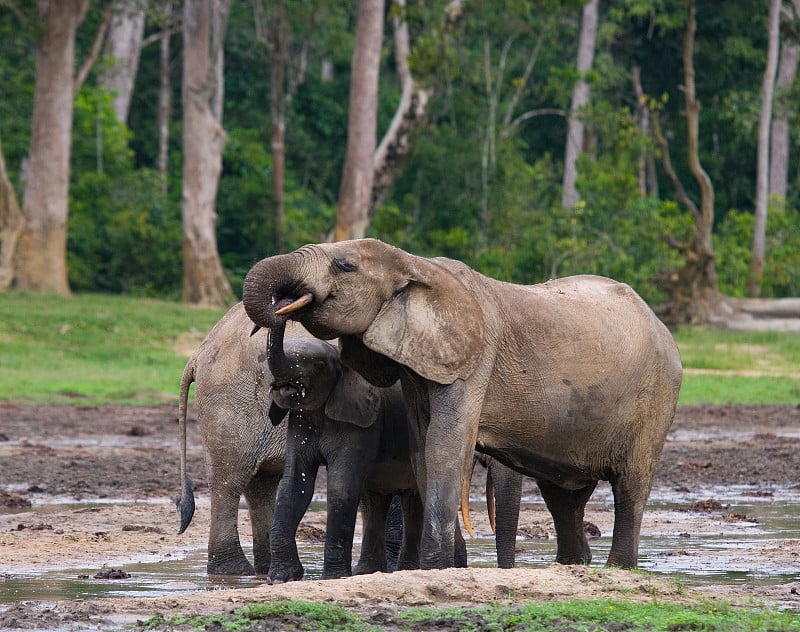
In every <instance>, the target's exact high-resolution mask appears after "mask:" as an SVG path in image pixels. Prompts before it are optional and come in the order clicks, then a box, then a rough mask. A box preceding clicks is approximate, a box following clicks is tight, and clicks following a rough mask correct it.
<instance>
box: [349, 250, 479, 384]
mask: <svg viewBox="0 0 800 632" xmlns="http://www.w3.org/2000/svg"><path fill="white" fill-rule="evenodd" d="M409 257H410V258H411V261H412V264H411V266H410V272H409V274H408V279H407V283H406V284H405V285H404V286H403V287H401V288H400V289H399V290H398V291H397V292H395V294H394V296H392V298H391V299H389V300H388V301H387V302H386V303H384V304H383V307H382V308H381V310H380V311H379V312H378V315H377V316H376V317H375V319H374V320H373V321H372V325H370V327H369V328H368V329H367V330H366V331H365V332H364V335H363V340H364V344H366V346H368V347H369V348H370V349H372V350H373V351H376V352H378V353H380V354H383V355H386V356H388V357H389V358H391V359H393V360H395V361H396V362H399V363H400V364H402V365H404V366H407V367H408V368H410V369H411V370H413V371H414V372H415V373H417V374H419V375H420V376H422V377H424V378H425V379H428V380H431V381H433V382H436V383H438V384H452V383H453V382H455V381H456V380H457V379H459V378H460V379H465V378H467V377H468V376H469V375H470V374H471V373H472V372H473V370H474V369H475V366H476V365H477V363H478V360H479V359H480V356H481V354H482V353H483V349H484V344H485V343H484V330H485V323H484V318H483V309H482V307H481V305H480V304H479V302H478V300H477V299H476V297H475V296H474V294H473V292H471V291H470V290H469V288H468V287H467V286H466V285H465V283H464V282H463V281H462V280H461V278H459V276H466V275H468V274H472V271H471V270H469V268H467V267H466V266H464V265H463V264H461V263H458V262H455V261H449V260H446V259H443V260H433V259H424V258H422V257H413V256H411V255H409Z"/></svg>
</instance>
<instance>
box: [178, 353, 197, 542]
mask: <svg viewBox="0 0 800 632" xmlns="http://www.w3.org/2000/svg"><path fill="white" fill-rule="evenodd" d="M194 380H195V359H194V357H192V358H190V359H189V361H188V362H187V363H186V367H185V368H184V369H183V375H182V376H181V391H180V395H179V396H178V426H179V432H180V442H181V445H180V455H181V470H180V478H181V495H180V497H179V498H178V499H177V500H176V501H175V504H176V505H177V507H178V513H179V514H180V517H181V528H180V531H178V535H180V534H181V533H183V532H184V531H186V528H187V527H188V526H189V523H190V522H191V521H192V516H194V487H193V486H192V481H191V479H190V478H189V475H188V474H187V473H186V414H187V409H188V404H189V387H190V386H191V385H192V382H194Z"/></svg>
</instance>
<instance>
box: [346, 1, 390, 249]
mask: <svg viewBox="0 0 800 632" xmlns="http://www.w3.org/2000/svg"><path fill="white" fill-rule="evenodd" d="M383 7H384V2H383V0H360V1H359V3H358V17H357V22H356V41H355V49H354V50H353V61H352V65H351V69H350V111H349V114H348V119H347V148H346V151H345V163H344V171H343V174H342V185H341V189H340V190H339V203H338V206H337V209H336V227H335V229H334V241H342V240H345V239H358V238H361V237H364V235H366V232H367V227H368V225H369V207H370V202H371V200H372V182H373V177H374V171H373V156H374V154H375V145H376V134H377V127H378V74H379V71H380V61H381V44H382V40H383Z"/></svg>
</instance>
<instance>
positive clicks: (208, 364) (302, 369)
mask: <svg viewBox="0 0 800 632" xmlns="http://www.w3.org/2000/svg"><path fill="white" fill-rule="evenodd" d="M252 328H253V323H252V322H251V321H250V320H249V319H248V317H247V315H246V314H245V312H244V309H243V307H242V304H241V303H239V304H237V305H235V306H233V307H232V308H231V309H230V310H229V311H228V312H227V313H226V314H225V315H224V316H223V317H222V318H221V319H220V320H219V322H217V324H216V325H215V326H214V327H213V328H212V330H211V332H210V333H209V334H208V335H207V336H206V338H205V340H204V341H203V342H202V343H201V345H200V346H199V347H198V349H197V350H196V351H195V352H194V354H193V355H192V356H191V358H190V359H189V361H188V362H187V364H186V367H185V369H184V371H183V376H182V378H181V386H180V397H179V415H178V417H179V424H180V461H181V466H180V467H181V472H180V476H181V481H182V492H181V497H180V499H179V500H178V501H177V505H178V511H179V514H180V518H181V526H180V531H179V533H183V531H184V530H185V529H186V528H187V527H188V526H189V523H190V522H191V519H192V516H193V514H194V509H195V503H194V492H193V489H192V484H191V481H190V480H189V477H188V474H187V472H186V414H187V403H188V396H189V387H190V386H191V384H192V382H195V383H196V390H195V405H196V409H197V418H198V422H199V424H200V430H201V434H202V438H203V444H204V447H205V452H206V466H207V470H208V481H209V491H210V495H211V520H210V529H209V537H208V561H207V570H208V573H209V574H213V575H251V574H254V573H257V574H264V575H266V574H267V573H268V571H269V568H270V529H271V528H272V522H273V513H274V509H275V495H276V490H277V488H278V484H279V482H280V480H281V477H282V475H283V471H284V463H285V452H286V445H287V440H286V428H287V425H288V423H289V422H288V420H284V416H285V413H286V411H285V410H284V411H278V410H277V409H276V407H275V406H274V405H273V404H274V401H273V398H274V394H273V393H271V384H272V382H273V378H272V375H271V373H270V369H269V365H268V362H267V353H266V347H267V331H266V330H264V331H261V332H255V333H253V334H252V335H251V331H252ZM286 347H287V353H288V354H290V355H292V356H293V357H295V358H296V361H297V366H298V380H299V381H298V382H297V384H298V387H299V389H300V390H302V393H303V394H304V396H305V397H304V402H303V403H304V405H305V411H304V412H303V413H301V414H300V415H299V416H300V417H302V415H315V414H318V413H319V410H317V409H318V408H322V409H324V407H325V404H326V402H327V400H328V398H329V395H330V393H331V392H332V391H333V390H334V388H335V387H337V386H340V388H338V392H339V393H341V392H344V393H345V394H346V395H347V396H348V398H349V399H348V401H349V402H350V403H351V404H353V405H354V406H356V407H357V406H359V405H360V404H361V403H363V402H362V399H363V397H364V396H365V395H366V394H365V393H364V392H363V390H359V389H358V387H357V386H356V387H353V386H352V385H349V384H348V385H344V384H341V385H339V384H338V382H339V377H340V372H339V370H338V366H339V365H338V352H337V351H336V349H335V347H333V346H332V345H331V344H329V343H327V342H324V341H322V340H318V339H316V338H313V337H311V336H310V335H309V334H308V333H307V332H306V331H305V330H303V328H302V327H299V326H298V325H297V324H295V323H292V324H291V325H290V327H289V331H287V342H286ZM300 356H302V357H300ZM312 402H315V403H312ZM270 411H272V415H273V418H274V419H275V423H271V422H270ZM349 414H350V411H343V413H342V416H341V417H342V419H343V420H344V421H343V422H342V423H338V422H334V423H332V424H329V425H328V426H327V428H326V430H325V432H324V433H323V435H322V440H323V441H324V442H325V444H326V446H327V448H328V450H329V452H330V454H331V455H332V458H333V457H335V456H336V455H337V454H339V453H341V454H344V453H345V451H346V449H351V447H350V446H349V445H348V446H344V445H341V441H340V437H341V435H342V433H341V432H340V430H339V429H338V428H337V426H351V424H350V423H346V422H347V420H348V415H349ZM276 415H277V417H276ZM351 439H352V441H353V442H354V444H355V445H354V447H355V448H358V449H360V450H362V451H363V450H364V449H367V450H368V449H370V448H369V447H368V446H367V445H366V443H363V442H364V441H365V439H364V437H359V436H353V437H351ZM359 441H362V443H361V444H359ZM342 458H343V457H342ZM311 493H313V483H312V489H311V490H310V492H309V498H310V494H311ZM335 493H336V492H335V484H334V495H335ZM242 496H244V497H245V499H246V501H247V507H248V511H249V513H250V520H251V524H252V536H253V563H252V564H251V563H250V561H249V560H248V559H247V557H246V556H245V554H244V552H243V550H242V547H241V543H240V539H239V531H238V515H239V503H240V499H241V497H242ZM365 500H368V499H365ZM363 514H364V532H365V538H364V540H363V542H362V557H365V553H367V555H366V557H365V559H367V558H368V557H370V556H371V557H373V558H375V557H377V556H379V555H383V548H382V547H383V542H384V537H383V536H384V533H383V530H384V526H385V522H384V521H385V519H386V515H385V512H384V513H379V512H374V511H370V507H369V504H367V505H366V506H365V510H364V511H363ZM375 521H378V522H375ZM393 526H394V525H389V530H390V531H392V527H393ZM371 534H374V538H375V539H379V542H377V543H376V542H374V541H373V539H372V535H371ZM352 536H353V534H352V531H351V532H350V543H351V544H352ZM392 545H393V543H391V542H390V543H389V546H392ZM378 548H380V551H378ZM381 559H382V558H381ZM325 564H326V567H327V566H330V562H329V561H328V560H327V559H326V562H325ZM364 568H365V569H367V566H365V567H364ZM365 572H366V570H365Z"/></svg>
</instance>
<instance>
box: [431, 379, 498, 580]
mask: <svg viewBox="0 0 800 632" xmlns="http://www.w3.org/2000/svg"><path fill="white" fill-rule="evenodd" d="M429 394H430V424H429V425H428V429H427V432H426V433H424V441H423V443H422V446H423V448H424V455H425V470H426V471H425V485H424V486H421V491H423V498H424V502H425V514H424V520H423V523H424V524H423V530H422V543H421V545H420V568H422V569H425V570H428V569H436V568H451V567H453V566H455V539H456V535H455V534H456V528H457V524H458V507H459V506H460V505H459V503H460V500H461V479H462V476H464V475H465V473H466V468H467V463H469V466H470V467H471V465H472V457H473V453H474V449H475V440H476V439H477V433H478V417H479V415H480V409H481V406H480V403H481V401H482V399H483V393H472V394H471V396H470V394H469V393H467V388H466V385H465V383H464V382H463V381H462V380H457V381H456V382H454V383H453V384H450V385H447V386H442V385H439V384H435V383H430V384H429Z"/></svg>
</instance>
